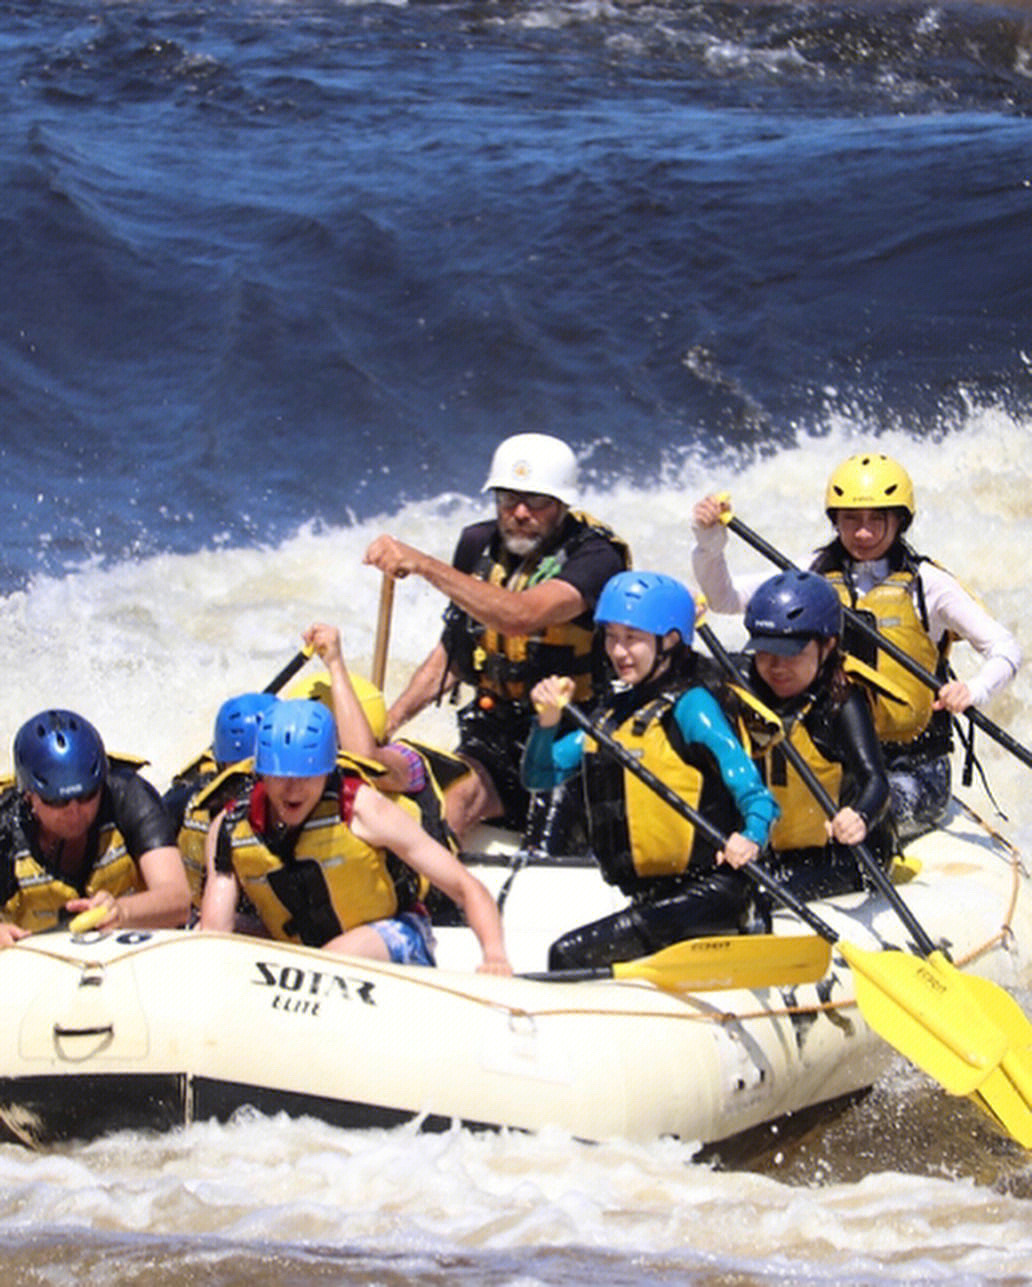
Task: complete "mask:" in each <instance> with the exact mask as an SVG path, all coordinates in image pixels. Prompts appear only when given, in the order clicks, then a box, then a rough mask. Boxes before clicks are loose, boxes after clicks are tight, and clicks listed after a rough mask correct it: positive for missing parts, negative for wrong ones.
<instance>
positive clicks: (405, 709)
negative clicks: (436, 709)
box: [387, 641, 459, 737]
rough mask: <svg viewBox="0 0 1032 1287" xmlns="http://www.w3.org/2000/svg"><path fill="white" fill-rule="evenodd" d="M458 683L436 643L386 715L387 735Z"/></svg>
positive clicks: (439, 645) (440, 647)
mask: <svg viewBox="0 0 1032 1287" xmlns="http://www.w3.org/2000/svg"><path fill="white" fill-rule="evenodd" d="M458 681H459V676H458V674H457V673H456V672H455V671H450V670H449V669H448V654H447V653H446V652H445V648H444V644H443V643H441V642H440V641H438V643H437V644H436V645H435V646H434V648H433V650H432V651H431V653H430V654H429V656H428V657H427V658H426V660H425V661H423V662H422V663H421V665H420V666H419V667H418V668H417V669H416V672H415V674H414V675H413V676H412V678H411V679H410V680H409V682H408V685H407V687H406V688H405V691H404V692H403V693H402V694H401V696H400V697H399V698H398V699H397V701H396V702H394V704H393V705H392V706H391V708H390V710H389V711H388V712H387V736H388V737H391V736H392V735H393V734H394V733H395V732H396V731H397V730H398V729H399V728H401V726H402V724H406V723H408V721H409V720H410V719H412V718H413V716H415V715H418V714H419V712H420V711H421V710H422V709H423V708H424V707H425V706H429V705H430V703H431V702H432V701H433V700H434V698H435V697H436V696H437V694H438V693H448V692H451V690H452V689H453V688H454V687H455V685H456V684H457V683H458Z"/></svg>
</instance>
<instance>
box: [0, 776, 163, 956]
mask: <svg viewBox="0 0 1032 1287" xmlns="http://www.w3.org/2000/svg"><path fill="white" fill-rule="evenodd" d="M108 761H109V763H111V764H115V765H127V766H129V767H130V768H134V769H138V768H142V766H143V765H145V764H146V763H147V761H146V760H144V759H139V758H137V757H135V756H129V755H109V756H108ZM11 786H13V783H12V782H10V781H6V780H5V781H3V782H0V795H2V794H4V791H5V789H6V788H10V787H11ZM12 835H13V839H14V842H15V843H14V845H13V848H12V850H11V863H12V866H13V870H14V876H15V879H16V881H17V883H18V889H17V891H16V892H15V893H14V894H13V895H12V896H11V897H10V898H9V899H8V900H7V902H6V903H5V904H4V908H3V912H4V918H5V919H6V920H8V921H12V922H13V923H14V924H15V925H18V926H20V927H21V928H22V929H28V930H42V929H49V928H50V927H51V926H53V925H56V924H57V923H58V921H59V919H60V913H61V911H62V909H63V908H64V905H65V903H67V902H68V901H69V899H72V898H84V897H85V898H89V897H91V896H92V895H93V894H96V893H98V892H99V891H100V890H106V891H107V892H109V893H110V894H112V895H113V896H114V897H115V898H119V897H121V895H123V894H136V893H139V892H140V891H141V890H142V889H145V888H146V884H145V882H144V879H143V876H142V874H141V872H140V869H139V867H138V866H137V864H136V862H135V861H134V859H133V858H132V856H131V855H130V853H129V851H128V850H127V849H126V844H125V837H124V836H123V835H122V833H121V831H119V829H118V827H117V826H116V825H115V823H114V821H113V820H111V821H108V822H103V823H101V824H100V826H99V828H98V830H97V848H96V855H97V856H96V860H95V862H94V864H93V867H92V868H91V870H90V872H89V875H88V876H87V878H86V881H85V883H84V885H83V886H82V888H81V889H79V888H76V886H75V885H73V884H71V883H70V882H69V881H67V880H65V879H63V878H62V877H61V875H60V874H59V873H57V872H54V871H51V870H50V868H49V867H47V866H46V864H45V863H44V862H43V861H42V860H41V859H40V858H38V857H37V856H36V855H35V854H34V853H33V851H32V848H31V845H30V843H29V839H28V837H27V835H26V834H25V832H24V831H23V829H22V828H21V827H20V826H18V827H15V828H14V830H13V833H12Z"/></svg>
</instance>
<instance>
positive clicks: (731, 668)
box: [695, 625, 938, 956]
mask: <svg viewBox="0 0 1032 1287" xmlns="http://www.w3.org/2000/svg"><path fill="white" fill-rule="evenodd" d="M695 633H696V634H697V635H698V636H699V638H700V639H701V640H702V641H703V643H704V644H705V645H706V647H707V648H708V649H709V650H710V652H711V653H712V654H713V656H714V657H715V658H716V659H717V661H718V662H719V663H720V664H721V666H723V668H724V669H725V670H726V671H727V673H728V675H729V676H730V677H731V678H732V679H733V680H735V681H736V682H737V683H739V684H740V685H741V686H742V687H743V688H744V689H746V691H751V690H750V689H749V681H748V679H747V678H746V676H744V675H743V674H742V673H741V671H740V670H739V669H738V667H737V666H736V665H735V663H734V661H733V660H732V658H731V657H730V656H729V654H728V652H727V649H726V648H725V647H724V645H723V644H722V643H721V642H720V640H719V639H718V638H717V636H716V635H715V634H714V633H713V631H712V630H711V629H710V627H709V626H706V625H699V626H697V627H696V631H695ZM778 745H779V747H780V749H781V750H782V751H783V752H784V754H785V758H786V759H787V760H788V762H789V764H791V765H792V767H793V768H794V769H795V771H796V772H797V773H798V774H799V776H800V777H801V778H802V780H803V783H804V785H805V786H806V789H807V790H808V791H809V792H810V794H811V795H812V796H813V798H814V799H815V800H816V801H817V803H818V804H819V805H820V806H821V808H822V809H823V810H824V812H825V814H826V815H827V816H828V817H829V818H833V817H834V816H835V813H836V805H835V801H834V800H832V798H831V796H830V795H829V794H828V793H827V791H826V790H825V789H824V787H823V785H822V784H821V782H820V780H819V779H818V777H817V775H816V774H815V773H814V771H813V769H811V768H810V766H809V764H807V762H806V759H805V758H804V756H803V754H802V752H801V751H800V750H799V748H798V747H796V746H793V745H792V743H791V742H790V741H789V740H788V738H787V737H785V738H783V739H782V740H781V741H780V742H779V743H778ZM850 848H851V849H852V850H853V852H854V853H855V854H856V855H857V857H858V858H859V859H860V861H861V862H862V863H863V865H864V867H865V868H866V870H867V873H868V875H869V876H870V877H871V879H872V880H873V881H874V883H875V884H876V885H877V886H878V888H879V890H881V892H882V893H883V894H884V895H885V897H886V898H887V899H888V900H889V902H890V903H891V904H892V906H893V907H894V908H895V910H896V914H897V916H899V918H900V920H901V921H902V922H903V924H904V925H905V926H906V927H907V929H908V930H909V931H910V933H911V934H912V935H913V939H914V942H915V944H916V945H917V949H918V951H919V952H920V954H921V955H922V956H930V955H931V954H932V953H933V952H935V951H937V950H938V949H937V948H936V946H935V944H934V943H933V942H932V940H931V939H930V938H929V936H928V935H927V934H926V933H925V931H924V930H923V929H922V928H921V925H920V924H919V923H918V921H917V920H916V919H915V917H914V914H913V912H912V911H911V910H910V908H909V907H908V906H907V905H906V903H905V902H904V901H903V899H902V898H901V897H900V896H899V891H898V890H897V889H896V886H895V885H894V884H893V883H892V881H891V880H890V879H889V877H888V875H887V874H886V872H885V871H884V869H883V868H882V866H881V864H880V863H879V862H878V861H877V859H876V858H875V857H874V855H873V854H872V853H871V851H870V850H869V849H868V848H867V846H866V845H865V844H859V845H850Z"/></svg>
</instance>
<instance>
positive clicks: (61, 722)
mask: <svg viewBox="0 0 1032 1287" xmlns="http://www.w3.org/2000/svg"><path fill="white" fill-rule="evenodd" d="M107 768H108V763H107V755H106V754H105V752H104V743H103V742H102V741H101V739H100V734H99V733H98V732H97V730H96V729H95V728H94V727H93V725H92V724H91V723H90V722H89V720H85V719H83V717H82V716H81V715H76V714H75V712H74V711H62V710H50V711H40V713H39V714H38V715H34V716H33V717H32V719H30V720H27V721H26V722H25V723H24V724H23V725H22V726H21V728H20V729H19V730H18V732H17V733H16V734H15V737H14V772H15V777H16V778H17V781H18V785H19V786H20V787H21V789H22V790H23V791H34V792H35V793H36V794H37V795H38V796H39V797H40V798H41V799H42V800H43V801H44V803H46V804H60V803H61V802H62V801H64V800H74V799H75V798H76V796H83V795H92V793H93V792H94V791H96V790H97V789H98V787H100V786H102V785H103V783H104V779H105V778H106V777H107Z"/></svg>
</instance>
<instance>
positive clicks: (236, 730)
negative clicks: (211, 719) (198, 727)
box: [211, 693, 276, 764]
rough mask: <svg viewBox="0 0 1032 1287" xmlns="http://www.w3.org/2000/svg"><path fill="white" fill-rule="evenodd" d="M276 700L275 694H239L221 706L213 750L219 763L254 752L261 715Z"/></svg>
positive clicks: (234, 760)
mask: <svg viewBox="0 0 1032 1287" xmlns="http://www.w3.org/2000/svg"><path fill="white" fill-rule="evenodd" d="M275 701H276V697H275V695H274V694H273V693H240V694H239V695H238V696H236V697H230V698H229V699H228V700H227V701H224V702H223V703H222V705H221V706H220V707H219V713H218V714H217V715H216V716H215V732H214V734H213V736H212V742H211V752H212V755H214V757H215V760H216V762H217V763H219V764H235V763H236V762H237V761H238V760H246V759H248V758H249V757H250V756H252V755H254V744H255V738H256V737H257V735H258V725H259V724H260V723H261V719H262V716H263V715H264V714H265V712H266V711H267V710H268V709H269V707H270V706H271V705H272V704H273V702H275Z"/></svg>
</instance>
